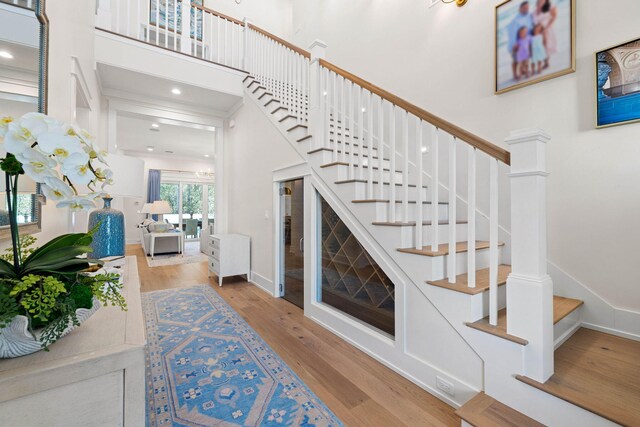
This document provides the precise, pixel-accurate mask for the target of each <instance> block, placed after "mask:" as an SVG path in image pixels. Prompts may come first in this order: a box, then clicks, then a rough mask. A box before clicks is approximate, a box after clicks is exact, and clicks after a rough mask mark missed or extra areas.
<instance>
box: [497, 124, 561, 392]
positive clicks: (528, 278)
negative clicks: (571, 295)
mask: <svg viewBox="0 0 640 427" xmlns="http://www.w3.org/2000/svg"><path fill="white" fill-rule="evenodd" d="M549 140H550V137H549V136H548V135H547V134H546V133H545V132H544V131H542V130H540V129H525V130H519V131H515V132H512V133H511V135H510V136H509V137H508V138H507V140H506V142H507V144H509V147H510V150H511V173H510V175H509V176H510V181H511V263H512V267H511V274H510V275H509V278H508V280H507V332H508V333H509V334H511V335H515V336H519V337H522V338H525V339H527V340H528V341H529V345H527V346H525V347H524V352H525V357H524V375H526V376H528V377H530V378H533V379H534V380H536V381H539V382H545V381H546V380H547V379H549V377H550V376H551V375H553V369H554V368H553V353H554V348H553V347H554V343H553V282H552V281H551V277H549V275H548V274H547V219H546V215H547V209H546V199H547V175H548V174H547V172H546V146H547V142H549Z"/></svg>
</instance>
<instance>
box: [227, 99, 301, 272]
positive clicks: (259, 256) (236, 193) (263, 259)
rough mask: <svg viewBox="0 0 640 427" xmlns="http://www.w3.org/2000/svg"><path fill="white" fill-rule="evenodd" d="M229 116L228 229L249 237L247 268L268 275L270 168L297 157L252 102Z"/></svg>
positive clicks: (291, 162)
mask: <svg viewBox="0 0 640 427" xmlns="http://www.w3.org/2000/svg"><path fill="white" fill-rule="evenodd" d="M232 120H234V121H235V126H234V127H233V128H229V126H228V124H227V125H226V126H225V134H224V135H225V142H224V179H225V182H226V189H225V193H226V195H227V200H226V203H227V209H228V211H227V215H228V231H229V232H230V233H240V234H245V235H248V236H250V237H251V270H252V271H253V272H255V273H257V274H258V275H260V276H261V278H264V279H266V280H273V275H274V272H273V265H274V253H273V247H274V230H273V220H272V218H271V216H272V212H273V171H274V170H275V169H280V168H283V167H285V166H290V165H294V164H298V163H300V162H301V161H302V158H301V157H300V156H299V155H298V153H296V151H295V150H294V149H293V147H291V145H289V143H288V142H287V140H286V139H284V138H283V136H282V135H281V134H280V133H279V131H278V130H277V129H276V128H275V127H274V126H273V124H271V122H269V120H268V118H267V117H266V116H265V114H264V113H263V112H262V111H260V110H259V109H258V107H257V105H256V104H255V103H254V102H246V103H245V105H244V107H242V108H241V109H240V110H239V111H238V112H237V113H236V114H235V115H234V116H233V117H232ZM255 280H261V279H256V278H254V281H255Z"/></svg>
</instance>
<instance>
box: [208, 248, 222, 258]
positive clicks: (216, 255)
mask: <svg viewBox="0 0 640 427" xmlns="http://www.w3.org/2000/svg"><path fill="white" fill-rule="evenodd" d="M207 256H209V257H210V258H213V259H215V260H216V261H220V249H216V248H214V247H213V246H210V247H209V252H208V253H207Z"/></svg>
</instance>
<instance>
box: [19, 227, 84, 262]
mask: <svg viewBox="0 0 640 427" xmlns="http://www.w3.org/2000/svg"><path fill="white" fill-rule="evenodd" d="M86 237H87V234H86V233H75V234H63V235H62V236H58V237H56V238H53V239H51V240H50V241H48V242H47V243H45V244H44V245H43V246H41V247H40V248H38V249H36V250H35V251H33V253H32V254H31V255H30V256H29V257H28V258H27V259H26V260H24V263H25V264H26V263H27V262H29V261H32V260H34V259H38V258H40V257H41V256H43V255H45V254H47V253H49V252H51V251H56V250H58V249H61V248H65V247H69V246H78V245H80V244H82V245H81V246H87V245H86V240H83V239H86Z"/></svg>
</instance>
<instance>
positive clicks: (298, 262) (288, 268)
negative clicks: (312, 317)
mask: <svg viewBox="0 0 640 427" xmlns="http://www.w3.org/2000/svg"><path fill="white" fill-rule="evenodd" d="M280 226H281V233H280V235H281V236H282V237H281V241H280V259H281V267H282V268H281V271H282V273H281V277H280V284H281V285H282V297H283V298H284V299H286V300H287V301H289V302H291V303H293V304H295V305H297V306H298V307H300V308H304V180H303V179H302V178H301V179H296V180H293V181H286V182H283V183H282V184H281V187H280Z"/></svg>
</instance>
